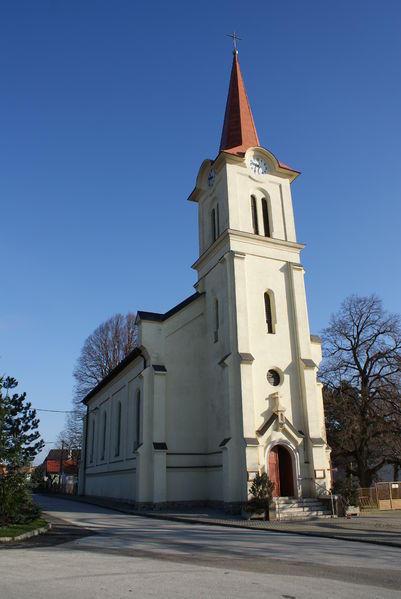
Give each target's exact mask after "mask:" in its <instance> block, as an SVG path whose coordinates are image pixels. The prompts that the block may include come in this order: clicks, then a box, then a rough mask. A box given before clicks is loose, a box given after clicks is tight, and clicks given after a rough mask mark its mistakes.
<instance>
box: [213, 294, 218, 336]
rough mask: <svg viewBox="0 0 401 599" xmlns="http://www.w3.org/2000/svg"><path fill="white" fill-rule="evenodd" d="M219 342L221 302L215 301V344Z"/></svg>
mask: <svg viewBox="0 0 401 599" xmlns="http://www.w3.org/2000/svg"><path fill="white" fill-rule="evenodd" d="M218 340H219V301H218V300H217V299H216V300H215V301H214V342H215V343H216V341H218Z"/></svg>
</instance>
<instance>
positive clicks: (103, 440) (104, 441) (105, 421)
mask: <svg viewBox="0 0 401 599" xmlns="http://www.w3.org/2000/svg"><path fill="white" fill-rule="evenodd" d="M106 435H107V412H106V410H105V411H104V412H103V437H102V453H101V459H102V460H104V458H105V456H106Z"/></svg>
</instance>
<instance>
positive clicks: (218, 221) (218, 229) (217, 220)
mask: <svg viewBox="0 0 401 599" xmlns="http://www.w3.org/2000/svg"><path fill="white" fill-rule="evenodd" d="M219 235H220V215H219V205H218V204H216V239H217V237H218V236H219Z"/></svg>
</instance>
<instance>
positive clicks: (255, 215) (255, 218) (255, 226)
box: [251, 196, 259, 235]
mask: <svg viewBox="0 0 401 599" xmlns="http://www.w3.org/2000/svg"><path fill="white" fill-rule="evenodd" d="M251 212H252V227H253V232H254V233H255V235H259V225H258V210H257V208H256V198H255V196H251Z"/></svg>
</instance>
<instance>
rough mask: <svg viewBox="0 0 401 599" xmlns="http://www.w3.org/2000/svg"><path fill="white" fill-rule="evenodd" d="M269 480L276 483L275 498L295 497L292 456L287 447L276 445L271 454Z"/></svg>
mask: <svg viewBox="0 0 401 599" xmlns="http://www.w3.org/2000/svg"><path fill="white" fill-rule="evenodd" d="M269 479H270V480H271V481H272V482H273V483H274V491H273V497H280V496H281V497H293V496H294V495H295V493H294V471H293V464H292V456H291V453H290V451H289V450H288V449H287V448H286V447H285V445H274V447H272V448H271V450H270V452H269Z"/></svg>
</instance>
